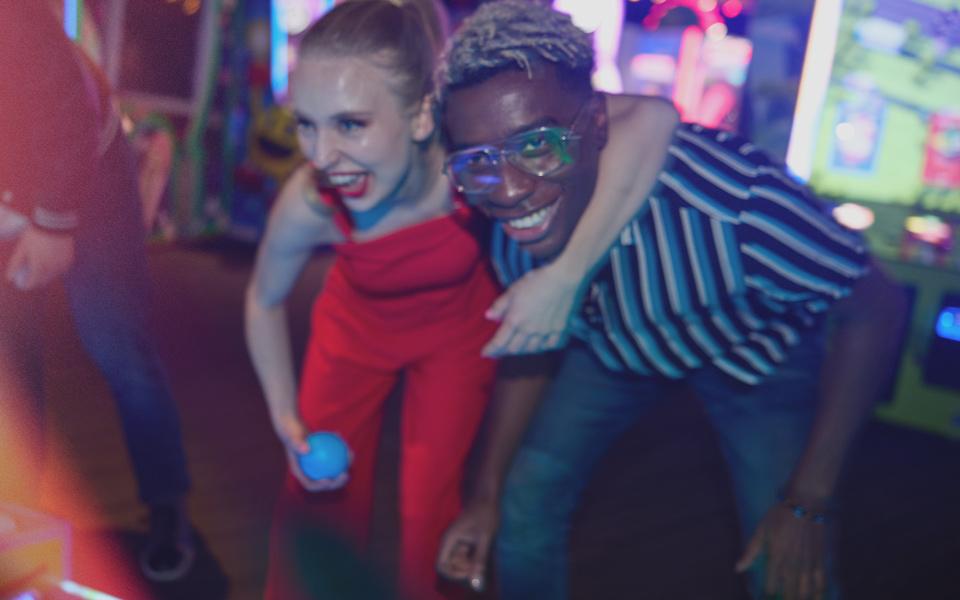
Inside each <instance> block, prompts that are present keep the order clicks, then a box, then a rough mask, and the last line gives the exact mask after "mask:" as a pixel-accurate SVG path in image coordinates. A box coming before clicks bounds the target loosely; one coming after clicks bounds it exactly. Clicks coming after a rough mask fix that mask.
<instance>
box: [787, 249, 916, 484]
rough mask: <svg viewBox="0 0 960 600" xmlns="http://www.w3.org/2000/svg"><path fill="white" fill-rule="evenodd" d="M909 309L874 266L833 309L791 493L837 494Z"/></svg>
mask: <svg viewBox="0 0 960 600" xmlns="http://www.w3.org/2000/svg"><path fill="white" fill-rule="evenodd" d="M906 312H907V301H906V296H905V294H904V293H903V290H902V289H901V288H900V287H899V286H897V285H896V284H894V283H893V282H892V281H890V279H889V278H887V276H886V275H885V274H884V273H883V271H882V270H881V269H880V268H879V267H878V266H877V265H875V264H873V265H871V266H870V272H869V273H867V274H866V275H864V276H863V277H862V278H861V279H860V280H859V281H857V283H856V285H855V286H854V288H853V292H852V293H851V295H850V296H848V297H847V298H845V299H843V300H842V301H840V302H839V303H837V305H836V306H835V307H834V309H833V311H832V312H831V317H832V318H833V319H834V323H835V329H834V331H833V335H832V336H831V338H830V342H829V347H828V350H827V355H826V357H825V360H824V367H823V370H822V373H821V396H820V402H819V405H818V408H817V415H816V420H815V421H814V425H813V430H812V432H811V435H810V441H809V443H808V444H807V448H806V451H805V452H804V453H803V455H802V457H801V459H800V462H799V463H798V465H797V467H796V469H795V470H794V473H793V476H792V478H791V480H790V482H789V484H788V485H787V487H786V489H785V493H786V494H787V495H793V496H796V497H797V499H810V500H812V501H818V500H826V499H828V498H830V497H831V496H832V495H833V492H834V489H835V487H836V483H837V479H838V477H839V474H840V470H841V468H842V463H843V459H844V457H845V456H846V452H847V449H848V448H849V446H850V442H851V441H852V439H853V436H854V434H855V433H856V431H857V429H858V428H859V427H860V425H861V424H862V422H863V420H864V419H865V418H866V416H867V415H868V414H869V411H870V408H871V406H872V405H873V403H874V402H875V401H876V399H877V395H878V394H879V393H880V391H881V390H880V386H881V385H882V384H883V383H884V382H885V381H886V377H885V374H886V373H889V372H890V369H893V368H895V365H894V360H895V353H896V350H897V336H896V335H892V334H891V332H896V331H900V330H901V328H902V327H903V324H904V320H905V319H906Z"/></svg>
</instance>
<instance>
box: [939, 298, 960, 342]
mask: <svg viewBox="0 0 960 600" xmlns="http://www.w3.org/2000/svg"><path fill="white" fill-rule="evenodd" d="M936 331H937V336H939V337H942V338H944V339H947V340H953V341H954V342H960V307H958V306H945V307H943V308H942V309H941V310H940V315H939V316H938V317H937V328H936Z"/></svg>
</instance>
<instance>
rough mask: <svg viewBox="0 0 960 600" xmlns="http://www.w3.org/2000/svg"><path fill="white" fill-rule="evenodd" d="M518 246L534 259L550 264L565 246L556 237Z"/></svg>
mask: <svg viewBox="0 0 960 600" xmlns="http://www.w3.org/2000/svg"><path fill="white" fill-rule="evenodd" d="M518 244H519V246H520V248H521V249H522V250H525V251H526V252H529V253H530V254H531V255H532V256H533V257H534V258H536V259H537V260H539V261H542V262H550V261H551V260H553V259H554V258H556V257H557V255H558V254H560V252H561V251H562V250H563V247H564V246H565V245H566V244H565V243H563V242H561V241H560V240H557V239H556V236H552V235H548V236H545V237H543V238H541V239H539V240H536V241H531V242H521V241H519V240H518Z"/></svg>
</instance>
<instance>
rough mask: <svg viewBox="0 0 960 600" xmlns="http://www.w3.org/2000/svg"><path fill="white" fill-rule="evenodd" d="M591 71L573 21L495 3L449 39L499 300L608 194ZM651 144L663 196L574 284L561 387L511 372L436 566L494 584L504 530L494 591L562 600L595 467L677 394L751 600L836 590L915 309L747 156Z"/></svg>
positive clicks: (456, 133)
mask: <svg viewBox="0 0 960 600" xmlns="http://www.w3.org/2000/svg"><path fill="white" fill-rule="evenodd" d="M592 66H593V56H592V49H591V45H590V40H589V38H588V37H587V35H586V34H584V33H583V32H581V31H580V30H578V29H576V28H575V27H574V26H573V25H572V24H571V22H570V20H569V18H567V17H564V16H562V15H560V14H559V13H556V12H554V11H552V10H550V9H548V8H544V7H539V6H533V5H531V4H530V3H528V2H523V1H520V0H503V1H499V2H492V3H488V4H485V5H483V6H481V7H480V8H479V9H478V10H477V12H476V13H475V14H474V16H473V17H472V18H470V19H468V20H467V21H466V22H465V23H464V25H463V27H462V28H461V29H460V30H459V32H458V33H457V34H456V35H455V36H454V38H453V40H452V46H451V49H450V51H449V53H448V56H447V57H446V61H445V64H444V65H443V69H442V71H441V73H440V77H439V87H440V89H439V92H438V99H439V104H440V114H441V119H442V124H443V126H444V130H445V133H446V135H447V139H448V142H449V144H450V146H451V150H452V153H451V155H450V157H449V158H448V161H447V172H448V174H449V175H450V177H451V179H452V180H453V182H454V183H455V185H457V186H458V187H459V188H460V189H461V191H462V192H463V193H464V194H465V195H466V198H467V199H468V200H469V201H470V202H471V203H473V204H474V205H476V206H478V207H479V208H480V209H481V210H483V211H484V212H485V213H487V214H488V215H489V216H490V217H491V218H492V219H493V220H494V221H495V224H494V232H493V239H492V247H491V254H492V259H493V263H494V266H495V267H496V270H497V272H498V275H499V277H500V278H501V280H502V282H503V283H504V284H505V285H506V284H510V283H511V282H513V281H514V280H516V279H518V278H520V277H522V276H523V275H524V273H526V272H528V271H530V270H531V269H536V268H537V267H538V266H540V265H545V264H548V263H549V262H550V260H551V258H552V257H554V256H555V255H556V254H557V253H558V252H560V251H561V250H562V249H563V248H564V246H565V245H566V243H567V241H568V240H569V238H570V236H571V232H572V231H573V229H574V227H575V226H576V224H577V222H578V220H579V219H580V217H581V215H582V213H583V211H584V208H585V206H586V204H587V202H588V201H589V199H590V196H591V193H592V191H593V189H594V186H595V184H596V181H597V170H598V161H599V158H600V156H601V154H602V153H603V152H605V147H606V137H607V127H608V122H607V119H608V118H607V111H606V106H605V98H604V97H603V96H600V95H597V94H596V93H595V92H594V91H593V90H592V88H591V86H590V72H591V68H592ZM646 134H647V131H646V130H645V131H637V135H636V140H637V144H638V147H639V146H647V149H646V150H645V151H649V146H650V145H657V144H658V145H659V146H658V147H659V148H660V152H659V153H658V154H659V160H652V161H650V164H649V165H648V166H647V167H646V170H647V171H648V173H647V174H646V176H644V174H643V173H641V174H640V175H639V177H638V181H648V182H650V183H649V185H648V187H646V188H644V189H642V190H640V191H641V192H642V193H641V194H640V197H642V198H643V202H642V204H641V206H640V208H639V210H637V211H636V212H635V214H634V216H633V218H632V219H631V220H630V221H629V222H628V223H626V225H625V226H624V227H623V228H622V229H621V230H620V231H619V232H610V233H611V234H612V235H611V236H610V239H612V240H613V241H612V246H610V247H609V248H608V250H607V251H606V256H605V259H604V260H602V261H600V263H599V264H598V266H597V268H596V269H595V270H594V271H593V272H592V273H591V275H589V276H588V277H587V278H585V279H584V280H583V281H582V286H581V287H582V292H583V301H582V303H581V305H580V306H579V308H578V310H577V311H576V312H575V314H573V315H572V318H571V321H570V326H569V327H570V332H571V337H572V338H573V339H572V341H571V343H570V344H569V345H568V347H567V348H566V349H565V350H564V351H563V352H562V353H560V355H559V357H558V360H559V363H558V365H557V367H556V372H555V374H553V375H552V377H551V378H550V379H551V380H550V382H549V383H550V385H549V387H548V388H547V389H546V391H545V393H544V394H543V397H542V400H540V402H539V405H538V404H537V401H538V397H539V395H540V394H539V391H540V390H541V389H542V386H544V385H545V384H546V383H547V381H548V375H547V373H546V372H544V371H540V370H537V368H536V365H533V366H531V365H530V364H526V365H521V364H520V363H519V362H518V360H519V359H513V360H512V361H511V360H509V359H508V360H506V361H504V364H503V369H504V373H505V375H507V378H506V380H507V381H508V384H506V385H504V386H502V387H501V389H500V390H499V392H500V393H499V394H498V395H497V397H496V398H495V400H494V404H493V406H492V408H491V414H490V420H491V423H490V433H489V435H488V438H487V440H486V444H485V450H484V454H483V456H482V460H481V464H480V467H479V470H478V476H477V481H476V484H475V486H474V489H475V490H476V491H475V493H474V498H473V500H472V502H471V503H469V504H468V506H467V508H466V509H465V510H464V512H463V513H462V514H461V516H460V518H459V519H458V521H457V522H455V523H454V525H453V526H451V528H450V530H449V531H448V533H447V537H446V539H445V542H444V546H443V548H442V549H441V554H440V557H439V559H438V568H439V569H440V571H441V572H443V573H444V574H446V575H447V576H450V577H453V578H465V579H470V580H471V583H472V584H473V585H474V586H477V585H478V584H480V583H481V582H482V576H483V565H484V564H485V560H486V556H487V548H488V544H489V543H490V538H491V536H492V532H493V530H494V529H496V527H497V526H498V525H499V532H498V535H497V541H496V549H495V563H496V567H497V579H498V581H499V584H500V587H501V590H500V591H501V597H503V598H505V599H512V598H524V599H529V598H549V599H552V600H556V599H562V598H566V597H567V594H568V591H567V578H568V573H567V570H566V560H567V558H566V557H567V537H568V533H569V530H570V520H571V516H572V513H573V511H574V509H575V507H576V505H577V502H578V500H579V498H580V495H581V492H582V490H583V487H584V485H585V482H586V481H588V480H589V472H590V470H591V469H592V468H593V467H594V465H595V464H596V463H597V461H598V460H599V458H600V457H601V456H602V455H603V454H604V452H605V451H606V450H607V449H608V448H609V447H610V445H611V444H612V443H613V442H614V441H615V440H616V439H617V437H618V436H619V434H621V433H623V432H624V431H626V430H627V429H628V428H629V427H630V426H631V425H633V424H634V423H635V422H636V421H637V419H639V418H641V417H642V416H643V415H644V414H646V412H647V411H648V410H649V409H650V407H651V406H652V405H653V404H654V403H655V402H656V401H657V400H659V399H660V398H662V397H665V396H667V394H666V392H667V390H668V389H669V388H671V387H672V386H674V385H676V383H677V382H683V383H684V384H686V385H687V386H689V387H691V388H692V389H693V390H694V391H695V392H696V394H697V396H698V397H699V399H700V400H701V401H702V403H703V405H704V407H705V409H706V413H707V415H708V417H709V419H710V421H711V423H712V425H713V427H714V429H715V430H716V432H717V435H718V438H719V440H720V443H721V448H722V450H723V454H724V457H725V459H726V461H727V463H728V466H729V472H730V474H731V479H732V486H733V490H734V493H735V497H736V501H737V507H738V512H739V517H740V521H741V527H742V533H743V536H744V540H746V541H747V543H746V547H745V550H744V554H743V556H742V557H741V559H740V560H739V561H738V563H737V569H738V570H739V571H746V570H747V569H751V583H750V585H751V590H752V592H753V593H754V594H755V595H756V596H757V597H760V594H761V590H762V588H764V587H765V588H766V591H767V592H768V593H776V592H781V593H783V594H784V595H785V597H787V598H808V597H809V598H819V597H822V595H823V594H824V593H827V594H834V593H836V588H835V586H834V585H832V583H833V582H832V581H830V577H829V571H830V570H829V560H828V558H827V552H826V551H827V545H828V544H827V537H828V536H827V535H826V531H825V529H826V526H827V522H828V521H829V519H830V516H831V514H832V511H831V507H832V502H831V498H832V494H833V491H834V489H835V486H836V482H837V479H838V477H839V474H840V470H841V466H842V462H843V457H844V455H845V454H846V451H847V449H848V447H849V445H850V443H851V440H852V438H853V436H854V433H855V431H856V430H857V428H858V426H859V424H860V423H861V421H862V419H863V418H864V415H865V414H866V413H867V411H868V409H869V407H870V405H871V402H872V400H873V398H874V396H875V394H876V392H877V385H878V383H877V380H876V378H874V377H873V375H874V374H875V373H876V372H878V371H881V372H882V370H883V369H886V368H888V367H889V366H890V364H891V358H892V354H893V346H892V343H891V340H890V339H889V336H888V335H887V332H888V331H890V330H891V328H892V327H895V326H896V323H897V322H898V321H900V320H901V319H902V318H903V306H904V304H903V299H902V295H901V294H900V293H898V291H897V289H896V288H895V286H893V285H892V284H891V283H890V282H889V281H888V280H887V279H886V278H885V277H884V276H883V275H882V274H881V272H880V271H879V270H878V269H876V268H874V266H873V265H872V264H871V263H870V260H869V258H868V256H867V254H866V253H865V250H864V248H863V246H862V245H861V242H860V240H859V239H858V238H857V237H856V236H854V235H852V234H851V233H850V232H848V231H845V230H843V229H841V228H840V227H839V226H838V225H836V224H835V223H834V222H833V221H832V220H831V219H830V218H829V217H828V216H827V215H826V213H825V212H824V211H823V210H822V209H821V206H820V205H819V204H818V202H817V201H816V200H815V199H814V198H812V197H811V196H810V195H809V193H808V192H807V190H806V189H804V188H802V187H801V186H799V185H797V184H796V183H794V182H793V181H792V180H790V179H789V178H788V177H787V176H786V175H784V173H783V171H782V169H781V168H780V167H779V166H778V165H774V164H772V163H771V161H769V159H767V157H766V156H765V155H764V154H763V153H761V152H760V151H759V150H758V149H757V148H756V147H755V146H753V145H752V144H750V143H749V142H747V141H745V140H743V139H741V138H738V137H737V136H734V135H732V134H729V133H724V132H717V131H710V130H707V129H704V128H701V127H699V126H695V125H680V126H677V127H676V128H675V130H674V132H673V135H672V136H668V137H665V138H662V139H661V137H659V136H649V135H646ZM605 158H606V157H605ZM827 314H829V316H830V317H831V322H832V323H833V324H834V325H835V330H834V331H833V337H832V339H831V344H830V346H829V349H827V347H826V346H825V345H824V344H823V328H824V321H825V317H826V316H827ZM512 350H513V351H514V352H518V351H520V352H522V350H523V349H522V348H513V349H512ZM542 362H545V361H542ZM761 556H763V557H764V558H765V565H766V566H765V567H764V566H763V563H764V561H761V560H758V559H760V558H761Z"/></svg>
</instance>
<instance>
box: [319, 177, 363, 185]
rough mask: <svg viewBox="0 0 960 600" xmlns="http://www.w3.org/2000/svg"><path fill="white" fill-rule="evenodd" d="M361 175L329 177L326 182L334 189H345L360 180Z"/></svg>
mask: <svg viewBox="0 0 960 600" xmlns="http://www.w3.org/2000/svg"><path fill="white" fill-rule="evenodd" d="M361 177H363V175H356V174H354V175H329V176H327V180H328V181H330V185H332V186H334V187H345V186H348V185H351V184H354V183H356V182H357V181H359V180H360V178H361Z"/></svg>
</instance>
